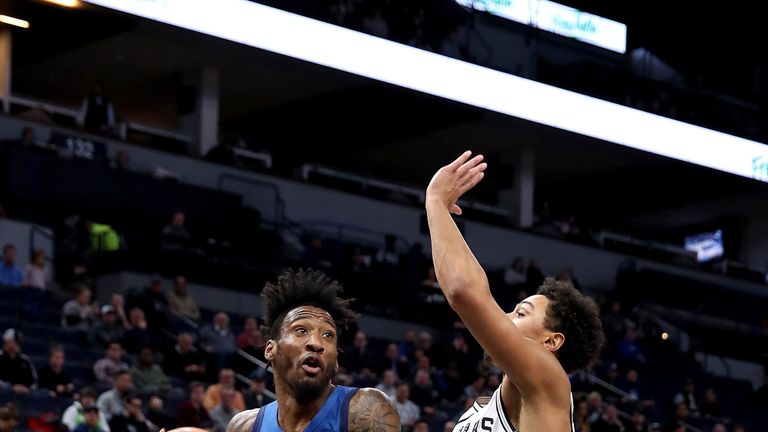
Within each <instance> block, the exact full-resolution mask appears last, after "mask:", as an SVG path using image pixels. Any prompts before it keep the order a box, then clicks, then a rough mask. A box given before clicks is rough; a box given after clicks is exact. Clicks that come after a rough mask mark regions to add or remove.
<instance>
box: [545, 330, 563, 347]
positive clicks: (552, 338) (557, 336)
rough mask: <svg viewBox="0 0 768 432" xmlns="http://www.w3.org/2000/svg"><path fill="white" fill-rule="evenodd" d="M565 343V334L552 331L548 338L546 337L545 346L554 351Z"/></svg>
mask: <svg viewBox="0 0 768 432" xmlns="http://www.w3.org/2000/svg"><path fill="white" fill-rule="evenodd" d="M564 343H565V335H564V334H562V333H559V332H556V333H550V334H549V335H548V336H547V338H546V339H544V347H545V348H547V349H548V350H550V351H552V352H555V351H557V350H559V349H560V347H562V346H563V344H564Z"/></svg>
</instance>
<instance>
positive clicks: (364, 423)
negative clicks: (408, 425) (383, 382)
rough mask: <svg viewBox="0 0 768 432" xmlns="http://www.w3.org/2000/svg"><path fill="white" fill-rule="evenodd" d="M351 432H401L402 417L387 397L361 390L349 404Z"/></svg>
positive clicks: (374, 391) (368, 390) (379, 393)
mask: <svg viewBox="0 0 768 432" xmlns="http://www.w3.org/2000/svg"><path fill="white" fill-rule="evenodd" d="M348 429H349V431H350V432H400V416H399V415H398V414H397V409H395V406H394V405H392V401H390V400H389V398H388V397H387V395H385V394H384V393H383V392H381V391H380V390H377V389H373V388H364V389H360V390H358V391H357V393H355V395H354V396H353V397H352V400H351V401H350V402H349V428H348Z"/></svg>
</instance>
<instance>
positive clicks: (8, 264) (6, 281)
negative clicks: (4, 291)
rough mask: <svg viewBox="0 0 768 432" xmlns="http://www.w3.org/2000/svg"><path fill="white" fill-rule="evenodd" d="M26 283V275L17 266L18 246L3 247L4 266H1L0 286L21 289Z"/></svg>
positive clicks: (8, 245) (7, 245)
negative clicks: (23, 283)
mask: <svg viewBox="0 0 768 432" xmlns="http://www.w3.org/2000/svg"><path fill="white" fill-rule="evenodd" d="M22 282H24V273H22V272H21V269H20V268H19V267H17V266H16V246H14V245H12V244H10V243H9V244H6V245H5V246H3V264H2V265H0V286H2V285H5V286H10V287H20V286H21V284H22Z"/></svg>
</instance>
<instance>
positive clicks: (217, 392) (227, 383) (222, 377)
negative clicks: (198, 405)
mask: <svg viewBox="0 0 768 432" xmlns="http://www.w3.org/2000/svg"><path fill="white" fill-rule="evenodd" d="M234 386H235V371H233V370H232V369H222V370H221V371H220V372H219V382H218V383H216V384H211V385H210V386H208V388H207V389H206V390H205V395H204V396H203V406H204V407H205V409H206V410H207V411H208V412H209V413H210V412H211V410H212V409H213V407H215V406H216V405H219V404H220V403H221V389H222V388H224V387H232V388H234ZM232 406H233V407H235V408H236V409H238V410H239V411H243V410H244V409H245V400H243V395H242V393H240V392H239V391H237V390H235V400H234V402H233V403H232Z"/></svg>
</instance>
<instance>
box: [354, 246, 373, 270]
mask: <svg viewBox="0 0 768 432" xmlns="http://www.w3.org/2000/svg"><path fill="white" fill-rule="evenodd" d="M370 269H371V257H370V256H369V255H364V254H363V250H362V249H360V248H359V247H355V249H354V250H353V251H352V257H351V258H350V261H349V270H350V271H351V272H353V273H366V272H368V271H369V270H370Z"/></svg>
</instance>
